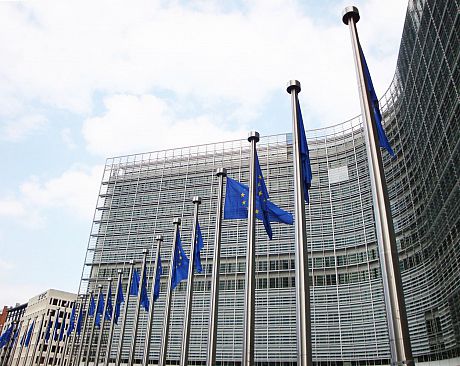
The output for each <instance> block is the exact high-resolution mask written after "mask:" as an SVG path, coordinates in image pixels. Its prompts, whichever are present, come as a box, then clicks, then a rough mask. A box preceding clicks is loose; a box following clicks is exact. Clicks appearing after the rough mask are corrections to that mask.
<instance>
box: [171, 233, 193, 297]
mask: <svg viewBox="0 0 460 366" xmlns="http://www.w3.org/2000/svg"><path fill="white" fill-rule="evenodd" d="M174 253H175V254H174V262H173V270H172V278H171V290H174V289H175V288H176V287H177V285H178V284H179V283H180V281H182V280H185V279H186V278H187V276H188V265H189V259H188V258H187V256H186V255H185V252H184V249H183V248H182V243H181V240H180V232H179V228H177V235H176V247H175V248H174Z"/></svg>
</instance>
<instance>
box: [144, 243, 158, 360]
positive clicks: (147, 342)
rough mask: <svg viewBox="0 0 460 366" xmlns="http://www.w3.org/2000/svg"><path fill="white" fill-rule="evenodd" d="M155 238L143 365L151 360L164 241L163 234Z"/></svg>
mask: <svg viewBox="0 0 460 366" xmlns="http://www.w3.org/2000/svg"><path fill="white" fill-rule="evenodd" d="M155 240H156V241H157V249H156V253H155V265H154V267H153V280H152V290H151V293H150V309H149V318H148V321H147V334H146V336H145V347H144V356H143V358H142V366H147V364H148V361H149V355H150V344H151V340H150V337H151V335H152V324H153V307H154V306H153V305H154V299H153V297H154V292H155V286H156V280H157V279H156V276H157V270H158V259H159V258H160V250H161V243H162V241H163V235H157V236H155Z"/></svg>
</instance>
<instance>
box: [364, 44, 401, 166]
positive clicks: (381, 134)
mask: <svg viewBox="0 0 460 366" xmlns="http://www.w3.org/2000/svg"><path fill="white" fill-rule="evenodd" d="M359 53H360V54H361V59H362V60H363V71H364V78H365V79H366V84H367V88H368V89H369V96H370V98H371V104H372V110H373V112H374V119H375V124H376V127H377V135H378V138H379V144H380V147H383V148H384V149H386V150H387V151H388V153H389V154H390V155H391V156H392V157H395V153H394V151H393V149H392V148H391V146H390V143H389V142H388V139H387V136H386V134H385V131H384V129H383V126H382V114H381V113H380V107H379V100H378V98H377V94H376V93H375V89H374V84H373V83H372V79H371V74H370V73H369V68H368V67H367V62H366V58H365V57H364V52H363V50H362V48H361V45H359Z"/></svg>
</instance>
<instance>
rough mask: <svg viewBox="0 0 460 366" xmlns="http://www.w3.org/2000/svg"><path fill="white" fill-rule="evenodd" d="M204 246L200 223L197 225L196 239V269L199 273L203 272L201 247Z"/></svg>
mask: <svg viewBox="0 0 460 366" xmlns="http://www.w3.org/2000/svg"><path fill="white" fill-rule="evenodd" d="M203 248H204V243H203V236H202V235H201V229H200V224H197V225H196V241H195V270H196V271H197V272H198V273H201V272H203V267H202V266H201V256H200V255H201V249H203Z"/></svg>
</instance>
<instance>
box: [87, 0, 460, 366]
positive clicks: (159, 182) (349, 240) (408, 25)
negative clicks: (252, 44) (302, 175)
mask: <svg viewBox="0 0 460 366" xmlns="http://www.w3.org/2000/svg"><path fill="white" fill-rule="evenodd" d="M459 14H460V1H459V0H410V1H409V4H408V8H407V15H406V19H405V25H404V30H403V34H402V39H401V46H400V50H399V57H398V61H397V68H396V70H395V75H394V79H393V81H392V83H391V85H390V86H389V88H388V90H387V92H386V93H385V94H384V95H383V97H382V99H381V101H380V105H381V110H382V114H383V119H384V125H385V129H386V132H387V135H388V137H389V140H390V143H391V145H392V147H393V149H394V150H395V152H396V155H397V158H396V159H391V158H390V157H389V155H388V154H387V153H386V152H384V153H383V159H384V170H385V177H386V181H387V184H388V191H389V195H390V201H391V210H392V215H393V221H394V228H395V232H396V241H397V247H398V252H399V263H400V268H401V272H402V280H403V288H404V294H405V301H406V308H407V314H408V322H409V331H410V338H411V344H412V350H413V354H414V358H415V361H416V362H434V363H436V364H442V363H447V362H448V360H451V362H452V360H454V364H455V362H456V364H459V363H460V361H459V357H460V183H459V182H460V180H459V174H460V103H459V100H460V56H459V55H460V15H459ZM344 31H346V30H345V29H344ZM350 72H353V70H350ZM287 97H288V96H287ZM345 118H347V116H344V119H345ZM286 119H287V121H290V115H287V116H286ZM287 123H289V122H287ZM306 134H307V139H308V144H309V148H310V158H311V164H312V171H313V182H312V187H311V191H310V203H309V204H308V205H307V208H306V210H307V228H308V230H307V231H308V233H307V236H308V249H309V263H308V266H309V271H310V284H311V287H310V293H311V321H312V339H311V341H312V350H313V361H314V362H315V363H316V364H317V365H365V364H366V365H380V364H389V363H390V349H389V337H388V331H387V325H386V318H385V316H386V315H385V306H384V296H383V285H382V274H381V271H380V264H379V253H378V248H377V240H376V230H375V223H374V217H373V209H372V194H371V183H370V177H369V170H368V165H367V158H366V151H365V146H364V137H363V126H362V118H361V116H357V117H355V118H353V119H350V120H346V121H345V122H342V123H339V124H337V125H334V126H331V127H328V128H324V129H318V130H308V131H306ZM243 137H244V136H242V138H243ZM249 147H250V144H249V143H248V141H247V140H246V139H244V140H243V139H242V140H241V141H228V142H220V143H210V144H208V145H201V146H191V147H182V148H177V149H172V150H165V151H156V152H149V153H144V154H138V155H130V156H122V157H115V158H109V159H107V162H106V165H105V170H104V174H103V178H102V182H101V186H100V192H99V198H98V202H97V207H96V210H95V215H94V221H93V225H92V230H91V234H90V239H89V243H88V249H87V255H86V259H85V263H84V266H83V274H82V279H81V286H80V293H81V294H87V293H88V292H89V291H90V290H94V291H97V287H98V285H102V286H103V289H104V291H105V289H106V288H107V284H108V281H107V280H108V278H109V277H111V278H114V279H116V278H117V270H118V269H122V270H123V284H124V293H125V294H126V290H127V289H126V287H127V285H128V272H129V266H130V264H129V262H130V261H131V260H135V261H136V263H138V264H136V267H138V268H140V266H141V261H142V258H143V253H142V252H143V250H144V249H148V250H149V253H148V256H147V259H148V261H147V276H148V283H149V291H150V285H151V283H152V280H153V277H154V276H153V256H154V248H155V245H156V244H155V236H156V235H158V234H161V235H163V236H164V242H163V245H162V248H161V256H162V260H163V268H164V270H163V276H162V279H161V292H160V298H159V300H158V301H157V302H155V310H154V317H153V332H152V335H151V342H152V346H151V350H150V356H149V359H150V362H151V363H152V364H156V362H157V361H156V360H158V357H159V352H160V350H159V349H160V343H161V329H162V324H163V313H164V307H165V292H166V282H167V273H168V271H167V270H166V268H167V267H168V266H169V258H170V255H171V246H172V245H173V239H174V238H173V234H174V225H173V218H174V217H181V219H182V225H181V227H180V230H181V235H182V243H183V246H184V249H185V252H186V253H187V254H189V250H190V243H191V237H192V224H193V222H192V221H193V207H194V206H193V203H192V197H193V196H197V195H198V196H201V197H202V204H201V206H200V210H199V222H200V225H201V231H202V233H203V238H204V249H203V250H202V253H201V257H202V262H203V267H204V270H203V272H202V273H201V274H196V275H195V283H194V297H193V310H192V323H191V338H190V342H191V343H190V353H189V363H190V364H193V365H202V364H204V363H205V359H206V350H207V341H208V322H209V307H210V288H211V276H212V273H211V268H212V257H213V243H214V230H215V220H216V207H217V202H218V178H217V177H216V175H215V171H216V169H217V168H220V167H225V168H227V172H228V176H229V177H231V178H234V179H237V180H239V181H241V182H243V183H245V184H247V183H248V179H249V178H248V175H249V173H248V172H249V166H248V165H249ZM258 155H259V160H260V165H261V168H262V171H263V174H264V176H265V181H266V183H267V187H268V190H269V192H270V198H271V199H272V201H273V202H276V203H277V204H279V205H280V207H282V208H283V209H284V210H286V211H289V212H294V182H293V151H292V135H291V134H290V133H286V134H282V135H276V136H262V137H261V140H260V142H259V143H258ZM246 240H247V220H224V221H223V226H222V251H221V268H220V273H221V276H220V297H219V315H218V332H217V364H219V365H240V364H241V354H242V344H243V318H244V314H243V313H244V304H243V302H244V301H243V300H244V286H245V283H244V282H245V280H244V272H245V268H246V263H245V255H246V249H245V248H246ZM294 262H295V261H294V227H293V226H289V225H283V224H273V240H271V241H270V240H268V238H267V235H266V234H265V231H264V228H263V225H262V224H261V222H258V224H257V242H256V313H255V323H256V329H255V360H256V363H257V364H258V365H295V364H296V357H297V356H296V308H295V307H296V304H295V280H294V272H295V268H294ZM185 294H186V282H182V283H181V285H180V286H179V287H178V288H176V290H175V291H174V292H173V298H172V310H171V325H170V332H169V340H170V341H169V349H168V357H167V359H168V362H171V364H177V363H178V361H179V358H180V349H181V340H182V331H183V318H184V303H185ZM125 297H126V295H125ZM121 311H122V314H123V312H124V311H127V312H128V313H127V314H128V315H127V322H126V333H125V338H124V339H128V340H130V339H131V332H132V329H133V322H134V314H135V309H134V301H130V303H129V306H128V309H127V310H126V309H125V308H124V306H123V307H122V310H121ZM146 324H147V313H146V312H144V311H142V310H141V311H140V319H139V327H138V329H139V331H138V335H137V339H138V342H137V346H136V349H135V356H134V361H135V363H140V362H141V361H140V360H142V357H143V348H144V340H145V336H146ZM120 326H121V325H120V324H118V325H117V326H116V327H115V332H114V336H113V343H112V347H111V351H110V352H109V353H110V355H111V358H112V361H111V362H114V360H115V357H116V350H117V348H118V345H119V342H120V339H119V338H120V337H119V334H120ZM106 328H107V327H106ZM107 332H108V329H106V330H105V335H104V336H103V337H102V345H101V347H102V352H101V354H105V349H106V345H107V334H106V333H107ZM95 337H96V338H98V335H96V336H95ZM82 339H83V344H86V343H87V342H88V335H85V336H83V337H82ZM85 342H86V343H85ZM125 343H126V344H124V345H123V347H122V349H123V352H122V357H121V358H122V362H127V360H128V353H129V348H130V344H129V343H130V342H125ZM93 344H94V343H93ZM84 347H85V346H84ZM84 347H83V348H84ZM82 353H83V357H82V361H83V360H84V359H85V357H86V356H85V354H86V351H85V349H84V350H83V352H82ZM93 353H94V352H92V353H91V356H90V362H91V361H92V360H91V357H93ZM455 359H456V361H455Z"/></svg>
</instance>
